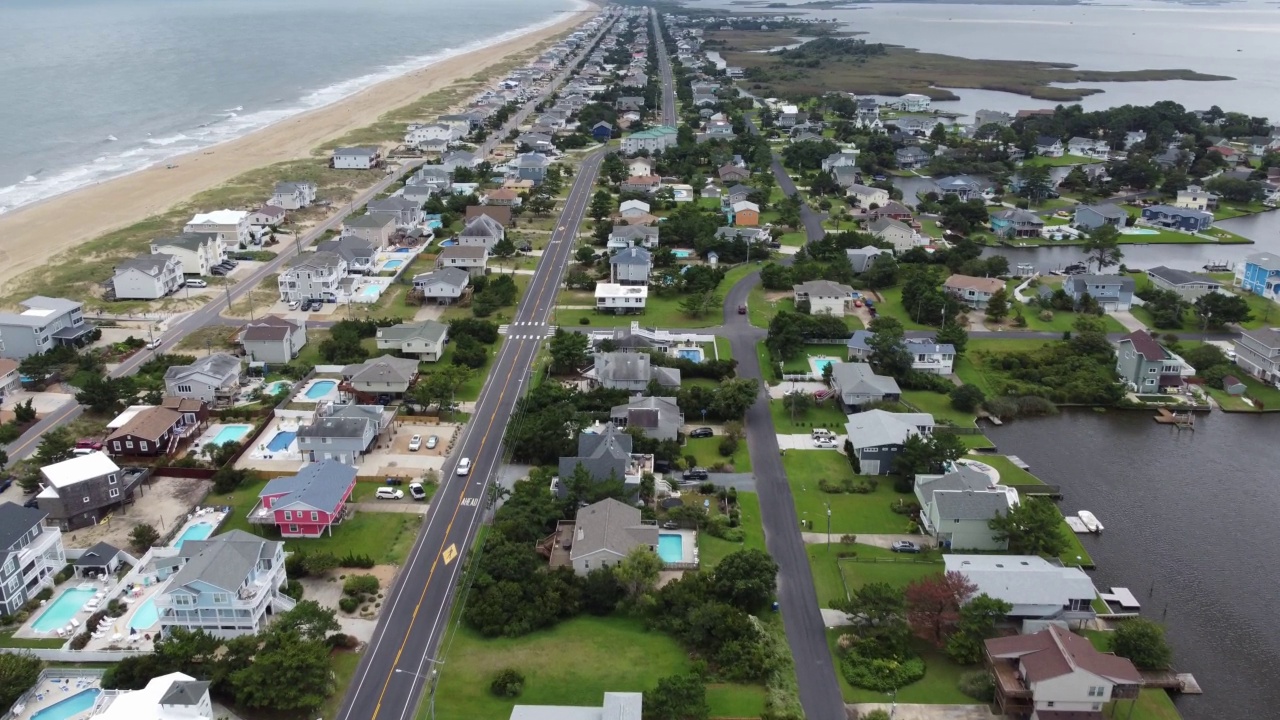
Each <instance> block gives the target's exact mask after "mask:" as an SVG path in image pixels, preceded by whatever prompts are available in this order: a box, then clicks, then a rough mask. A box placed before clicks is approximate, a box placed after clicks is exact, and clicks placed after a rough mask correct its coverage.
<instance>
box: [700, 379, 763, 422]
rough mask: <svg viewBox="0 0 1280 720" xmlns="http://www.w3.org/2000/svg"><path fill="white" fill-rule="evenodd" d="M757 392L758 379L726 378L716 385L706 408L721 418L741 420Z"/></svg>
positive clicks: (758, 388)
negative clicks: (709, 404)
mask: <svg viewBox="0 0 1280 720" xmlns="http://www.w3.org/2000/svg"><path fill="white" fill-rule="evenodd" d="M759 394H760V381H759V380H755V379H747V378H726V379H724V380H721V381H720V384H719V385H717V386H716V390H715V396H714V398H713V399H712V401H711V407H710V408H708V409H709V410H710V411H711V413H712V414H714V415H715V416H716V417H718V418H720V419H721V420H741V419H742V418H743V417H744V416H745V415H746V414H747V408H749V407H751V405H752V403H754V402H755V401H756V396H757V395H759ZM681 409H684V408H683V407H682V408H681ZM686 414H687V413H686Z"/></svg>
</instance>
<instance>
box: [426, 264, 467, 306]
mask: <svg viewBox="0 0 1280 720" xmlns="http://www.w3.org/2000/svg"><path fill="white" fill-rule="evenodd" d="M470 283H471V274H470V273H468V272H467V271H466V270H463V269H460V268H453V267H447V268H442V269H440V270H432V271H431V272H426V273H420V274H418V275H415V276H413V287H414V288H415V289H417V290H418V291H419V292H421V293H422V297H423V299H427V300H435V301H436V302H437V303H439V304H441V305H452V304H453V303H455V302H457V300H458V299H459V298H461V297H462V293H463V292H465V291H466V289H467V285H469V284H470Z"/></svg>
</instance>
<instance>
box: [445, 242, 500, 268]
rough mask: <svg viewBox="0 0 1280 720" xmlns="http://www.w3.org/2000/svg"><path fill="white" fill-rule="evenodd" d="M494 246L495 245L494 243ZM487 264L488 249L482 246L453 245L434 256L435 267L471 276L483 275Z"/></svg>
mask: <svg viewBox="0 0 1280 720" xmlns="http://www.w3.org/2000/svg"><path fill="white" fill-rule="evenodd" d="M495 244H497V243H496V242H495ZM488 264H489V248H487V247H485V246H484V245H483V244H480V245H476V246H473V247H467V246H463V245H453V246H451V247H447V248H444V249H443V250H441V251H440V254H439V255H437V256H436V267H437V268H440V269H447V268H453V269H455V270H463V271H466V272H467V273H470V274H471V275H473V276H479V275H484V273H485V268H486V267H487V266H488Z"/></svg>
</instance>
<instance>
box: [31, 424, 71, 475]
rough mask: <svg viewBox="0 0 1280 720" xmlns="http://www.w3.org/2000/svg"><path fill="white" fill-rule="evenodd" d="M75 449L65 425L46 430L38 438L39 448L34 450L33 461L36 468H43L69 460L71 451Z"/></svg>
mask: <svg viewBox="0 0 1280 720" xmlns="http://www.w3.org/2000/svg"><path fill="white" fill-rule="evenodd" d="M74 449H75V440H73V439H72V437H71V431H70V430H68V429H67V427H66V426H65V425H62V426H59V427H56V428H53V429H52V430H46V431H45V433H44V435H43V436H42V437H41V438H40V446H39V447H38V448H36V454H35V461H36V465H37V466H38V467H45V466H47V465H53V464H54V463H60V462H62V461H63V460H70V459H71V451H72V450H74Z"/></svg>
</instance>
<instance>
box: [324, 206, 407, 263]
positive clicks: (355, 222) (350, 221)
mask: <svg viewBox="0 0 1280 720" xmlns="http://www.w3.org/2000/svg"><path fill="white" fill-rule="evenodd" d="M395 221H396V219H395V216H394V215H391V214H390V213H385V212H370V213H366V214H364V215H357V216H355V217H353V218H347V219H346V220H343V221H342V224H343V225H345V226H346V227H349V228H376V229H379V230H380V229H382V228H384V227H386V226H388V225H394V224H395ZM317 254H318V253H317Z"/></svg>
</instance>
